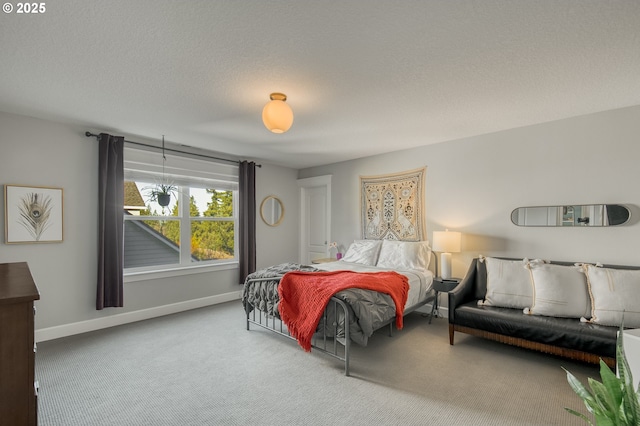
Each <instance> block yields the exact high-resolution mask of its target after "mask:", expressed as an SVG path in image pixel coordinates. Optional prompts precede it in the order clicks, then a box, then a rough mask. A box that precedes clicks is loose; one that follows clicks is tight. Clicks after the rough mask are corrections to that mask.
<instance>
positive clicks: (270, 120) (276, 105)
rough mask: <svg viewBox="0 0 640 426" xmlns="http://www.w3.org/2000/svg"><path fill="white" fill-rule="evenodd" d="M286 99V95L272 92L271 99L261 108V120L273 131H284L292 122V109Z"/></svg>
mask: <svg viewBox="0 0 640 426" xmlns="http://www.w3.org/2000/svg"><path fill="white" fill-rule="evenodd" d="M286 100H287V96H286V95H284V94H282V93H272V94H271V101H269V103H267V104H266V105H265V106H264V108H263V109H262V122H263V123H264V126H265V127H266V128H267V129H269V130H270V131H272V132H273V133H284V132H286V131H287V130H289V129H290V128H291V125H292V124H293V111H292V110H291V107H290V106H289V105H287V103H286V102H285V101H286Z"/></svg>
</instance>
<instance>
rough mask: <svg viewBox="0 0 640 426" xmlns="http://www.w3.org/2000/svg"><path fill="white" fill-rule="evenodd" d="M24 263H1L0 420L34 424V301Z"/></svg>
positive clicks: (33, 289) (34, 291)
mask: <svg viewBox="0 0 640 426" xmlns="http://www.w3.org/2000/svg"><path fill="white" fill-rule="evenodd" d="M38 299H40V294H39V293H38V288H37V287H36V285H35V283H34V282H33V278H32V277H31V272H30V271H29V267H28V266H27V264H26V262H21V263H0V423H2V424H3V425H4V424H6V425H15V426H21V425H37V424H38V418H37V410H38V407H37V389H36V384H35V342H34V318H33V317H34V314H35V310H34V306H33V302H34V300H38Z"/></svg>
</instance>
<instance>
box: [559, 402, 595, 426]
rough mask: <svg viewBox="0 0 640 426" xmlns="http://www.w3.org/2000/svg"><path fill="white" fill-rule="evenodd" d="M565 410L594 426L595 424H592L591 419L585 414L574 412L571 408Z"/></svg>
mask: <svg viewBox="0 0 640 426" xmlns="http://www.w3.org/2000/svg"><path fill="white" fill-rule="evenodd" d="M564 409H565V410H567V411H568V412H570V413H571V414H573V415H574V416H578V417H580V418H581V419H582V420H584V421H585V422H587V423H589V424H590V425H591V426H593V423H591V420H590V419H589V417H587V416H585V415H584V414H582V413H580V412H578V411H576V410H572V409H571V408H567V407H564Z"/></svg>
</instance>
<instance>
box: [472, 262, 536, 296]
mask: <svg viewBox="0 0 640 426" xmlns="http://www.w3.org/2000/svg"><path fill="white" fill-rule="evenodd" d="M479 261H480V262H484V263H485V264H486V266H487V293H486V294H485V297H484V301H478V304H479V305H484V306H500V307H503V308H518V309H523V308H525V307H529V306H531V301H532V300H533V299H532V297H533V284H532V282H531V273H530V272H529V270H527V268H526V266H525V263H526V262H528V260H527V259H523V260H504V259H497V258H494V257H484V256H480V258H479Z"/></svg>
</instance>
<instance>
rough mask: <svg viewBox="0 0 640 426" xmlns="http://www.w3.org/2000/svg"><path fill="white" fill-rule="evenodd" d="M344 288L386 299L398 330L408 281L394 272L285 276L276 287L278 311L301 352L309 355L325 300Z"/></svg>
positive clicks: (297, 273) (349, 272)
mask: <svg viewBox="0 0 640 426" xmlns="http://www.w3.org/2000/svg"><path fill="white" fill-rule="evenodd" d="M347 288H363V289H366V290H374V291H379V292H381V293H386V294H388V295H390V296H391V298H392V299H393V302H394V303H395V305H396V327H398V329H401V328H402V325H403V323H402V315H403V313H404V305H405V303H407V297H408V294H409V280H408V278H407V277H405V276H404V275H400V274H398V273H396V272H371V273H370V272H365V273H363V272H352V271H330V272H288V273H286V274H285V275H284V277H282V280H280V284H279V285H278V294H279V296H280V302H279V304H278V311H279V312H280V318H282V321H284V323H285V324H286V326H287V328H288V330H289V333H291V335H292V336H293V337H294V338H296V339H297V340H298V343H299V344H300V346H302V348H303V349H304V350H305V351H307V352H309V351H311V338H312V337H313V334H314V333H315V331H316V328H317V327H318V323H319V322H320V318H321V317H322V313H323V312H324V309H325V307H326V306H327V303H329V299H331V297H332V296H333V295H334V294H336V293H337V292H339V291H342V290H345V289H347ZM347 326H348V325H347Z"/></svg>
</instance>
